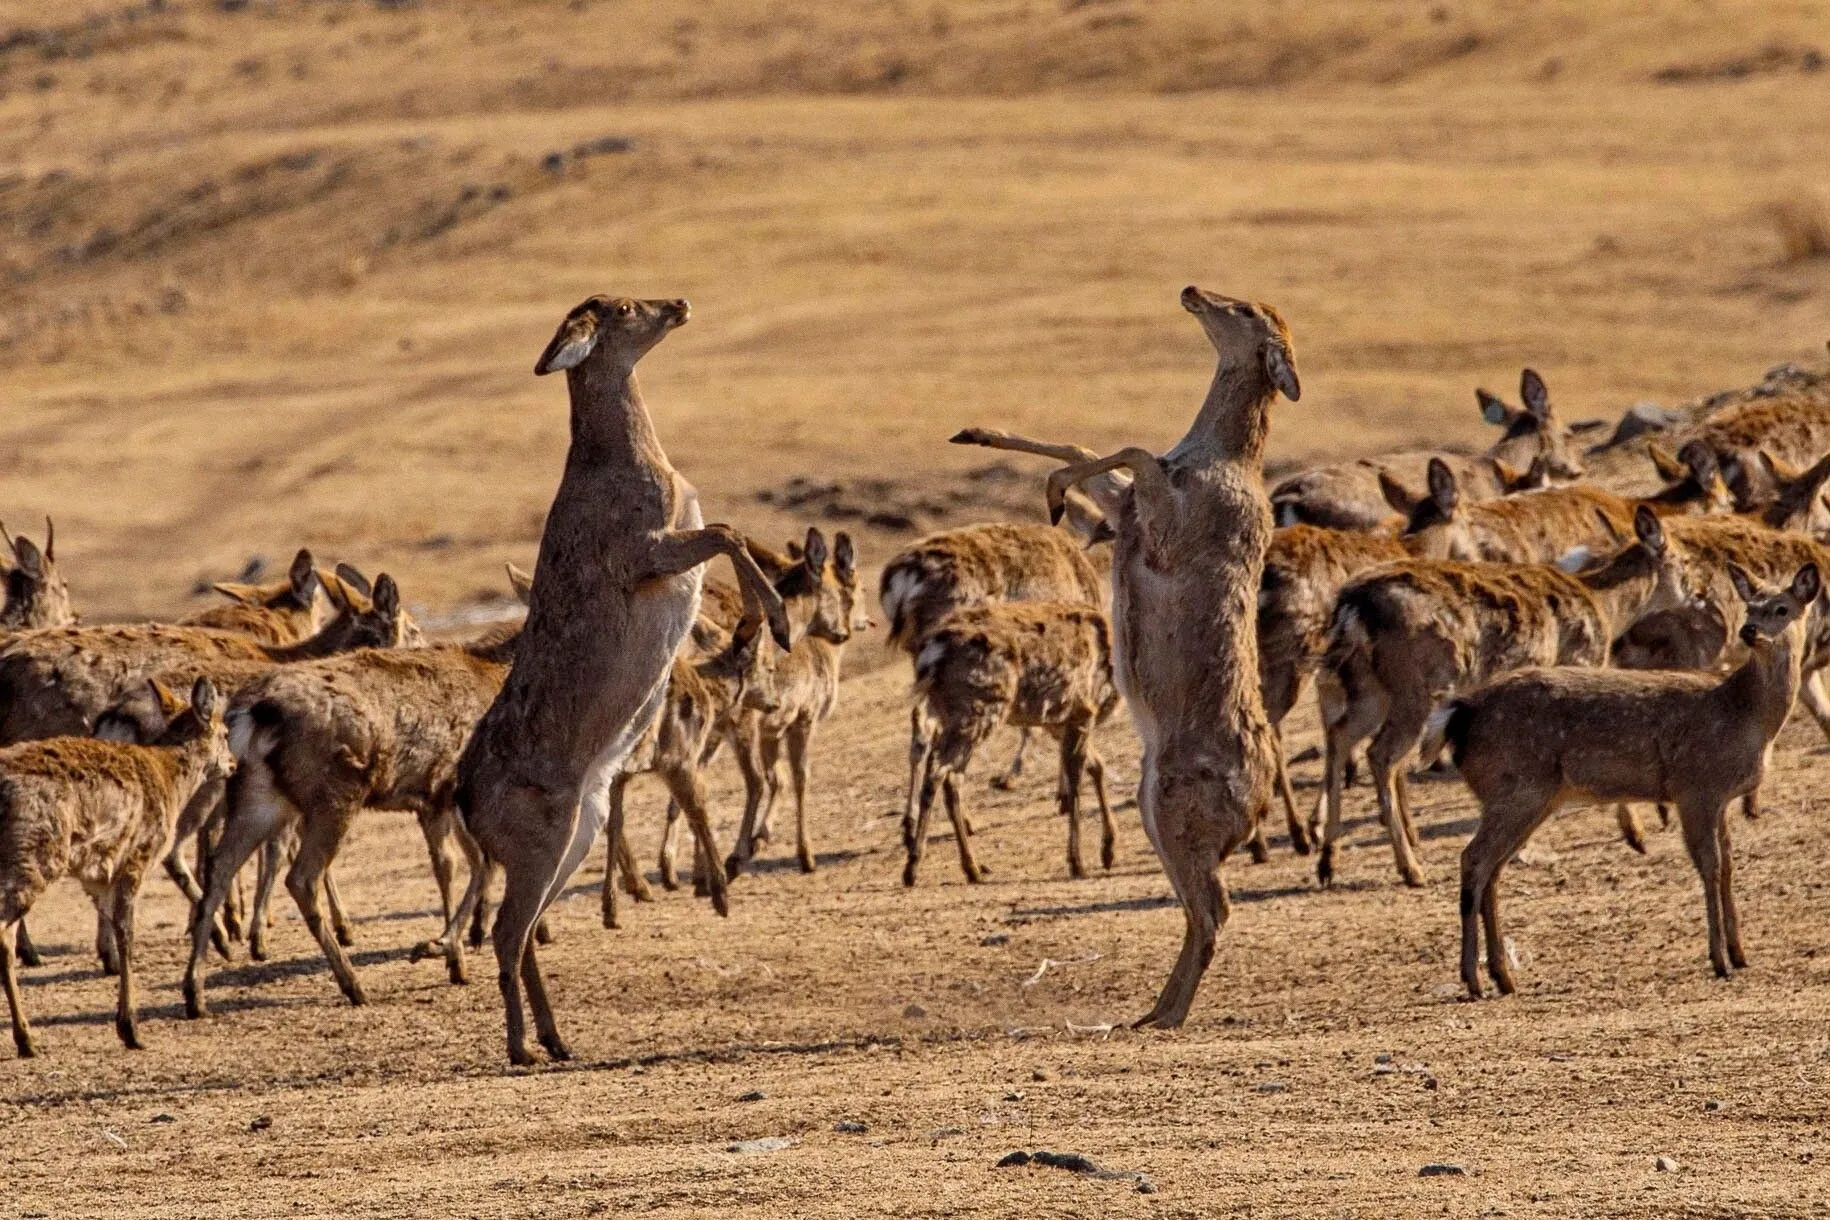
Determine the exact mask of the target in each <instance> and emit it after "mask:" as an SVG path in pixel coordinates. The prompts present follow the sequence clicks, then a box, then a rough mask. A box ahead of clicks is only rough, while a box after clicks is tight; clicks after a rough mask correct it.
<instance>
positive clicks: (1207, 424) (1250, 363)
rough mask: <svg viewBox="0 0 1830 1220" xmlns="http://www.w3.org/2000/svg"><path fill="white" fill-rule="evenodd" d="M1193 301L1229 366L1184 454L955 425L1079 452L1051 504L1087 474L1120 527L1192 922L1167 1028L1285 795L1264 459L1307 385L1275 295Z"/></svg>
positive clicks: (989, 438) (1164, 1014) (1132, 621)
mask: <svg viewBox="0 0 1830 1220" xmlns="http://www.w3.org/2000/svg"><path fill="white" fill-rule="evenodd" d="M1181 304H1182V307H1183V308H1184V309H1185V310H1187V311H1188V312H1189V313H1190V314H1192V315H1193V316H1194V317H1195V319H1196V321H1197V322H1199V324H1200V326H1201V329H1202V331H1203V333H1204V334H1205V335H1206V337H1207V339H1208V342H1209V343H1210V344H1212V346H1213V348H1214V350H1215V352H1216V354H1217V356H1218V366H1217V368H1216V370H1215V373H1214V379H1213V382H1212V385H1211V386H1210V388H1209V389H1208V392H1207V397H1206V400H1205V401H1204V402H1203V403H1202V406H1201V410H1200V412H1199V413H1198V414H1197V415H1196V417H1195V420H1194V423H1193V424H1192V425H1191V426H1190V428H1189V430H1188V432H1187V433H1186V434H1185V435H1184V436H1183V437H1182V439H1181V440H1180V441H1178V442H1177V443H1176V444H1175V446H1174V447H1173V448H1171V449H1170V450H1169V452H1168V453H1166V454H1164V455H1162V456H1161V457H1158V456H1157V455H1156V454H1154V453H1151V452H1150V451H1148V450H1146V449H1143V448H1140V447H1136V446H1130V447H1127V448H1124V449H1120V450H1118V451H1117V452H1115V453H1112V454H1110V455H1107V456H1105V457H1099V456H1097V455H1094V454H1092V453H1091V451H1089V450H1084V449H1081V448H1080V447H1078V446H1054V445H1044V444H1042V443H1040V442H1036V441H1030V440H1026V439H1024V438H1021V437H1012V436H1009V435H1007V434H1004V433H997V432H988V431H984V430H978V429H968V430H966V431H965V432H962V433H960V434H958V435H957V436H955V437H954V440H955V441H956V442H957V443H961V444H979V445H989V446H991V447H994V448H1007V449H1013V450H1016V451H1019V452H1032V453H1043V454H1045V455H1048V456H1058V457H1061V458H1064V459H1065V460H1066V461H1068V462H1069V464H1068V465H1067V466H1064V467H1062V468H1061V469H1058V470H1055V471H1053V472H1052V473H1051V474H1050V475H1049V477H1048V485H1047V492H1048V504H1049V510H1050V516H1051V519H1056V518H1058V517H1059V515H1060V513H1061V512H1062V511H1063V508H1064V504H1065V501H1064V497H1065V495H1066V492H1067V490H1068V489H1069V488H1070V487H1074V486H1084V488H1085V490H1086V491H1087V492H1088V493H1089V494H1090V495H1091V496H1092V497H1093V500H1094V502H1095V503H1096V504H1098V505H1099V508H1100V510H1101V511H1102V512H1103V513H1104V514H1105V517H1106V520H1107V521H1108V522H1109V523H1110V524H1111V526H1112V529H1113V532H1114V534H1115V537H1114V538H1113V543H1112V545H1113V555H1112V637H1113V639H1112V645H1113V647H1112V655H1113V678H1114V681H1115V684H1116V685H1117V687H1118V690H1119V693H1120V694H1121V695H1123V696H1124V699H1125V702H1126V704H1127V706H1128V707H1129V708H1130V710H1131V718H1132V722H1133V723H1134V724H1135V725H1136V727H1137V731H1138V735H1139V736H1140V737H1141V738H1142V739H1143V745H1144V758H1143V766H1142V771H1141V778H1140V780H1139V784H1138V808H1139V810H1140V811H1141V813H1142V815H1143V817H1142V820H1143V823H1144V831H1145V833H1146V834H1147V835H1148V836H1149V838H1150V843H1151V846H1152V847H1153V848H1155V849H1156V852H1157V855H1158V857H1159V858H1160V859H1161V860H1162V862H1163V869H1164V872H1165V873H1167V874H1168V877H1169V881H1170V885H1171V886H1172V888H1173V889H1174V890H1175V893H1176V898H1177V900H1178V902H1179V903H1180V904H1181V907H1182V912H1183V917H1184V924H1185V926H1184V930H1183V937H1182V948H1181V952H1180V954H1179V955H1178V956H1177V958H1176V962H1175V965H1174V967H1173V968H1172V969H1171V971H1170V974H1169V978H1168V979H1167V980H1166V981H1165V983H1164V985H1163V989H1162V991H1161V993H1160V994H1159V995H1158V996H1157V1000H1156V1003H1155V1004H1153V1005H1152V1006H1151V1008H1150V1011H1149V1012H1147V1013H1146V1014H1145V1015H1144V1016H1143V1017H1142V1018H1140V1019H1139V1021H1138V1022H1137V1024H1138V1025H1139V1026H1140V1027H1154V1028H1160V1029H1172V1028H1176V1027H1178V1026H1180V1025H1181V1024H1182V1023H1183V1022H1184V1021H1185V1020H1186V1019H1187V1017H1188V1011H1189V1009H1190V1007H1191V1006H1192V1005H1193V1003H1194V998H1195V992H1196V991H1197V990H1198V989H1199V987H1200V985H1201V978H1202V976H1203V975H1204V974H1205V973H1206V972H1207V967H1208V964H1209V963H1210V962H1211V961H1212V960H1213V954H1214V946H1215V942H1216V939H1217V937H1218V934H1219V930H1220V928H1221V926H1222V925H1223V924H1224V923H1225V921H1226V918H1227V915H1228V913H1229V907H1230V904H1229V902H1228V899H1227V896H1226V889H1225V886H1224V885H1223V884H1222V882H1221V878H1220V868H1221V866H1222V864H1223V863H1224V862H1225V860H1226V858H1227V856H1228V855H1230V854H1231V853H1232V852H1233V851H1234V850H1235V849H1236V848H1238V847H1239V846H1240V845H1241V844H1243V843H1245V842H1246V841H1247V840H1248V839H1250V838H1251V837H1252V833H1253V830H1254V828H1255V827H1256V826H1257V824H1258V820H1259V818H1260V816H1261V815H1262V814H1263V813H1264V812H1265V810H1266V808H1267V807H1268V805H1269V803H1270V792H1271V784H1272V780H1273V777H1274V775H1275V773H1276V769H1277V764H1276V757H1275V756H1276V737H1275V735H1274V734H1273V733H1272V732H1271V726H1270V722H1269V720H1268V719H1267V717H1266V715H1265V709H1264V698H1263V695H1262V692H1261V691H1260V689H1259V676H1258V649H1257V642H1256V639H1255V636H1256V626H1257V621H1256V614H1255V605H1254V599H1255V598H1256V596H1257V593H1258V589H1259V583H1260V578H1261V576H1262V570H1263V565H1264V555H1265V550H1266V548H1267V547H1268V546H1269V545H1270V540H1271V529H1272V525H1271V505H1270V501H1269V500H1267V499H1266V498H1265V493H1264V480H1263V476H1262V473H1261V471H1262V469H1263V460H1264V446H1265V439H1266V435H1267V433H1268V431H1269V427H1270V408H1271V404H1272V403H1273V401H1274V400H1275V399H1276V397H1277V395H1278V394H1280V393H1281V394H1282V395H1283V396H1284V397H1285V398H1288V399H1289V400H1291V401H1293V402H1294V401H1296V400H1297V398H1298V396H1299V395H1300V393H1301V386H1300V383H1299V382H1298V380H1297V373H1296V358H1295V355H1294V352H1293V349H1292V346H1291V342H1290V331H1289V327H1287V326H1286V325H1285V324H1284V321H1283V319H1282V318H1281V317H1279V316H1278V314H1277V311H1276V310H1275V309H1273V308H1271V307H1270V306H1268V305H1262V304H1255V303H1253V302H1250V301H1243V300H1237V299H1234V298H1232V297H1227V296H1222V295H1220V294H1218V293H1213V292H1206V291H1203V290H1202V289H1200V288H1198V287H1195V286H1193V285H1190V286H1189V287H1188V288H1185V289H1183V291H1182V295H1181ZM1127 473H1128V474H1129V476H1130V478H1129V479H1128V480H1127V479H1126V478H1125V477H1124V475H1125V474H1127Z"/></svg>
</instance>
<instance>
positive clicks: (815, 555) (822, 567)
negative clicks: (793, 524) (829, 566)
mask: <svg viewBox="0 0 1830 1220" xmlns="http://www.w3.org/2000/svg"><path fill="white" fill-rule="evenodd" d="M801 562H802V563H803V564H805V565H806V566H807V571H808V572H809V573H810V574H811V575H812V576H813V583H814V584H816V585H817V584H819V583H821V582H822V581H824V580H825V579H826V535H824V534H822V533H820V531H819V530H818V529H817V528H815V527H814V526H811V525H810V526H808V527H807V544H806V545H805V546H804V547H802V548H801Z"/></svg>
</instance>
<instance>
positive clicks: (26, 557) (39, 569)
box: [13, 534, 45, 580]
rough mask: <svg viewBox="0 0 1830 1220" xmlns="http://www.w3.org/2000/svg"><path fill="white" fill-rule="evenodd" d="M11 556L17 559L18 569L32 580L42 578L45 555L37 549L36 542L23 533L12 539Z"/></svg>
mask: <svg viewBox="0 0 1830 1220" xmlns="http://www.w3.org/2000/svg"><path fill="white" fill-rule="evenodd" d="M13 558H15V559H16V560H18V561H19V570H20V571H21V572H24V573H25V574H26V575H27V576H30V577H31V578H33V579H34V580H43V579H44V573H45V557H44V555H43V554H41V553H40V552H39V550H38V544H37V543H35V542H33V541H32V540H31V539H30V538H27V537H26V536H25V535H24V534H21V535H19V537H17V538H15V539H13Z"/></svg>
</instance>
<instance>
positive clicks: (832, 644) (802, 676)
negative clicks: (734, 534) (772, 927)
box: [724, 529, 875, 880]
mask: <svg viewBox="0 0 1830 1220" xmlns="http://www.w3.org/2000/svg"><path fill="white" fill-rule="evenodd" d="M831 560H832V562H831V570H830V572H829V571H828V564H827V551H826V539H825V537H824V536H823V535H822V534H821V533H820V531H819V530H817V529H810V530H808V531H807V542H806V546H805V548H804V549H803V552H802V562H801V568H800V571H801V573H803V574H804V578H805V583H806V584H807V585H809V586H811V590H810V591H811V602H812V605H813V613H812V616H811V618H809V619H808V620H807V624H806V627H805V629H804V630H803V631H802V632H801V635H800V638H799V639H797V640H795V641H794V646H793V648H791V649H790V650H789V651H788V652H787V653H786V654H785V655H783V656H781V657H780V658H779V659H778V660H777V662H776V665H775V674H774V688H775V700H774V702H775V706H774V707H773V708H772V709H770V710H768V711H760V710H752V711H749V712H746V713H745V714H744V716H742V717H741V718H740V719H739V720H738V721H737V723H736V725H735V730H734V735H735V737H736V739H737V742H738V746H739V750H740V751H741V752H752V751H753V754H752V757H751V758H750V759H749V760H748V761H747V762H746V763H745V765H744V766H743V772H744V782H745V786H746V788H747V791H746V793H745V800H744V810H743V822H742V825H741V827H740V828H739V830H738V833H737V842H736V845H735V846H734V848H733V849H732V851H731V854H730V857H729V858H728V859H727V860H726V861H725V866H724V867H725V875H726V879H727V880H736V878H737V877H738V875H739V874H741V873H742V872H743V870H744V868H745V867H746V866H747V865H748V864H749V862H750V860H751V859H752V858H753V857H754V856H755V854H756V844H757V843H758V841H760V840H763V839H767V838H768V825H769V815H770V813H771V812H772V811H773V809H774V805H775V798H776V796H777V795H778V794H779V793H780V791H781V776H780V773H779V763H780V761H781V757H782V754H783V753H784V752H785V753H786V754H787V760H788V770H789V774H790V776H791V777H792V780H793V783H794V825H795V858H796V860H797V861H798V862H799V864H800V868H801V871H802V872H803V873H811V872H813V871H814V869H815V867H816V861H815V859H814V855H813V846H812V843H811V841H810V840H809V839H808V836H807V781H808V765H809V760H808V751H809V750H810V749H811V748H812V745H813V737H814V733H815V731H816V730H817V729H818V727H819V724H820V722H821V721H823V720H825V719H827V718H828V717H829V716H831V715H832V713H833V712H834V711H835V710H836V709H837V708H838V704H839V670H840V667H841V665H842V663H843V660H844V654H845V645H846V643H847V642H848V641H850V639H851V636H852V632H854V631H863V630H868V629H870V628H871V627H873V626H875V624H874V623H873V622H872V621H871V619H870V617H869V616H868V615H866V614H865V613H864V612H863V610H862V609H861V608H860V607H859V605H858V565H857V556H856V553H855V551H854V550H853V547H852V540H851V536H850V535H849V534H846V533H844V532H843V531H841V532H839V533H838V534H837V535H836V536H835V537H834V539H833V547H832V555H831ZM778 588H779V586H778ZM782 595H783V598H784V600H787V599H789V598H791V597H793V596H794V594H793V593H792V592H787V591H783V594H782ZM758 779H760V780H761V781H762V783H763V784H764V785H766V788H767V793H766V795H764V794H763V793H760V792H758V791H757V780H758Z"/></svg>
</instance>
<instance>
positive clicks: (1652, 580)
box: [1316, 505, 1688, 887]
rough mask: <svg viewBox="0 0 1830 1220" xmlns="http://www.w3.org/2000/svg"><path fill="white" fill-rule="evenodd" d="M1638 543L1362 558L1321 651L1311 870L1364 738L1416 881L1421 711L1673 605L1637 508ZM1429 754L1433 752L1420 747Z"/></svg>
mask: <svg viewBox="0 0 1830 1220" xmlns="http://www.w3.org/2000/svg"><path fill="white" fill-rule="evenodd" d="M1633 526H1634V531H1635V534H1636V536H1637V541H1636V542H1635V543H1634V544H1632V545H1629V546H1626V547H1624V548H1622V549H1621V550H1620V551H1619V552H1617V553H1616V554H1615V555H1613V556H1612V557H1611V558H1609V559H1608V560H1606V561H1604V562H1602V563H1600V564H1598V565H1596V566H1594V567H1591V568H1589V569H1586V570H1584V571H1582V572H1580V573H1576V574H1573V575H1572V574H1571V573H1568V572H1565V571H1564V570H1563V569H1562V568H1560V567H1558V566H1556V565H1555V564H1510V563H1458V562H1455V561H1451V560H1431V559H1413V560H1406V561H1404V562H1400V563H1395V564H1389V565H1386V566H1384V567H1381V568H1375V569H1373V570H1371V571H1369V572H1367V573H1365V574H1363V575H1361V576H1359V577H1356V578H1354V579H1353V580H1351V581H1349V582H1348V583H1347V584H1346V585H1345V586H1344V587H1343V588H1342V590H1341V594H1340V598H1339V600H1338V601H1337V603H1336V606H1335V611H1334V616H1333V620H1332V622H1331V623H1330V626H1329V638H1328V651H1327V654H1326V655H1325V656H1324V658H1323V660H1322V674H1323V677H1322V678H1321V679H1319V681H1321V682H1322V684H1323V690H1324V698H1323V700H1322V707H1323V731H1324V742H1325V745H1324V755H1325V766H1326V790H1325V793H1324V799H1323V806H1324V808H1325V810H1326V815H1327V821H1326V825H1325V827H1324V828H1323V831H1322V835H1321V852H1320V856H1319V859H1318V861H1317V866H1316V876H1317V879H1318V880H1319V881H1320V882H1321V884H1322V885H1323V886H1324V887H1326V886H1328V885H1331V884H1332V883H1333V881H1334V860H1335V844H1336V842H1337V841H1338V840H1339V838H1340V832H1341V806H1342V789H1343V786H1344V784H1343V780H1344V775H1345V766H1346V761H1345V760H1346V759H1347V757H1348V756H1349V754H1350V752H1351V751H1352V750H1353V748H1354V747H1355V746H1356V745H1358V744H1359V743H1360V742H1361V741H1364V740H1366V739H1367V738H1368V737H1371V738H1372V742H1371V744H1370V745H1369V746H1368V748H1367V762H1368V764H1369V767H1370V769H1371V772H1372V781H1373V789H1374V792H1375V793H1376V794H1377V796H1378V801H1379V816H1380V820H1381V821H1382V822H1383V823H1384V824H1385V828H1386V832H1387V834H1388V836H1389V838H1390V840H1391V845H1392V854H1393V856H1394V857H1395V859H1396V862H1397V866H1398V872H1399V875H1400V876H1401V877H1402V878H1403V879H1404V882H1405V884H1407V885H1411V886H1421V885H1423V884H1424V872H1423V867H1422V865H1421V864H1420V863H1419V862H1418V860H1417V856H1416V844H1417V835H1416V829H1415V825H1414V823H1413V821H1412V818H1411V810H1410V797H1409V791H1408V784H1407V782H1406V779H1405V775H1404V772H1403V769H1402V765H1401V764H1402V763H1403V762H1404V761H1405V760H1406V759H1407V758H1409V757H1410V755H1411V754H1412V752H1413V751H1414V750H1416V748H1417V746H1418V744H1419V742H1420V740H1422V738H1423V735H1424V730H1425V727H1426V724H1427V722H1428V719H1429V715H1430V713H1431V712H1432V711H1434V710H1435V708H1436V707H1437V706H1438V705H1439V704H1440V703H1441V702H1442V701H1443V700H1444V699H1445V698H1446V697H1448V696H1450V695H1452V694H1454V693H1455V692H1456V691H1460V690H1469V689H1472V688H1473V687H1476V686H1479V685H1480V684H1481V683H1483V682H1487V681H1490V680H1491V679H1493V678H1494V677H1495V676H1497V675H1499V674H1503V673H1507V672H1509V671H1511V670H1514V669H1518V668H1520V667H1522V666H1526V665H1603V664H1605V663H1606V662H1607V658H1608V646H1609V644H1610V643H1611V642H1612V641H1613V639H1614V637H1615V636H1616V635H1618V634H1619V633H1620V632H1621V631H1622V630H1623V629H1624V628H1625V626H1626V625H1627V624H1628V623H1630V622H1632V621H1633V620H1634V619H1635V618H1637V617H1638V616H1639V615H1640V614H1642V613H1645V612H1647V611H1649V610H1659V609H1663V608H1665V607H1666V606H1669V605H1674V604H1678V603H1679V602H1680V601H1681V600H1682V599H1683V598H1684V597H1685V595H1686V594H1687V592H1688V590H1687V588H1686V586H1685V583H1684V575H1685V570H1684V568H1683V566H1682V564H1681V562H1680V561H1679V558H1678V557H1677V556H1676V555H1674V554H1673V553H1672V549H1671V548H1670V547H1668V546H1667V544H1666V540H1665V534H1664V529H1663V527H1662V525H1661V523H1660V519H1659V517H1658V515H1657V514H1656V513H1654V512H1653V511H1652V510H1651V509H1650V508H1648V507H1646V506H1644V505H1642V506H1640V508H1639V509H1638V510H1637V511H1636V513H1635V515H1634V519H1633ZM1431 752H1432V753H1433V752H1434V751H1431Z"/></svg>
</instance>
